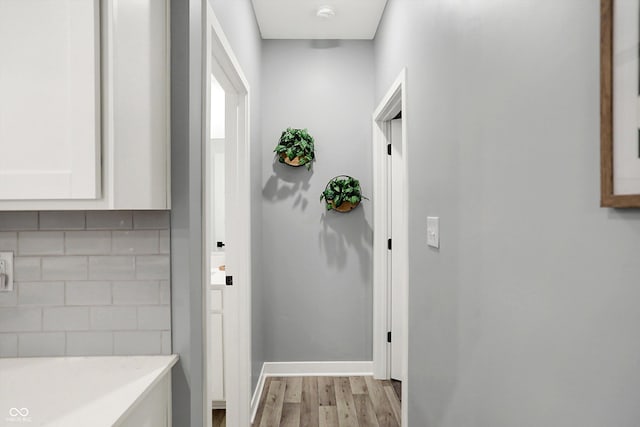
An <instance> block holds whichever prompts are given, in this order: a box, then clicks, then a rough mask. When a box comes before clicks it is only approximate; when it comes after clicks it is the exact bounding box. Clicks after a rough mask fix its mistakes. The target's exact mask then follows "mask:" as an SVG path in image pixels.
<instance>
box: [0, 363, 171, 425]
mask: <svg viewBox="0 0 640 427" xmlns="http://www.w3.org/2000/svg"><path fill="white" fill-rule="evenodd" d="M177 360H178V356H176V355H171V356H108V357H37V358H11V359H0V425H1V426H5V425H6V426H19V425H22V426H51V427H53V426H60V427H62V426H64V427H75V426H82V427H89V426H91V427H101V426H112V425H113V424H115V423H116V422H117V421H118V420H119V419H120V417H121V416H122V415H123V414H124V413H125V412H127V411H128V410H129V409H130V408H131V407H133V406H135V404H136V403H137V402H138V401H139V400H140V398H141V397H142V396H143V395H144V394H145V393H146V392H147V391H148V390H150V389H151V388H152V386H153V385H155V384H156V383H157V382H158V381H159V380H160V379H161V378H163V376H164V375H165V374H168V373H169V371H170V370H171V367H172V366H173V365H174V364H175V363H176V362H177ZM25 408H26V410H27V411H28V415H27V416H26V417H23V416H22V415H21V414H25V413H26V411H25Z"/></svg>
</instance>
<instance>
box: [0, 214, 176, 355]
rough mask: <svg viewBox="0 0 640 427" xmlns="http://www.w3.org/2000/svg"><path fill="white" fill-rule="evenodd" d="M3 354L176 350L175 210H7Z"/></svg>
mask: <svg viewBox="0 0 640 427" xmlns="http://www.w3.org/2000/svg"><path fill="white" fill-rule="evenodd" d="M0 251H10V252H13V253H14V273H15V274H14V279H15V280H14V290H13V291H12V292H0V357H18V356H19V357H31V356H107V355H128V354H170V353H171V325H170V313H169V304H170V296H169V212H167V211H144V212H143V211H135V212H132V211H110V212H103V211H96V212H83V211H74V212H2V213H0Z"/></svg>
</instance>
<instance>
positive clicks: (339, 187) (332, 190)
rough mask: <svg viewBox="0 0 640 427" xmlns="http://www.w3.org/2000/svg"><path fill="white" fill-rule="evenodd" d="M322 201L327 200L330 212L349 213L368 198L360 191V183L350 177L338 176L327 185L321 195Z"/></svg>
mask: <svg viewBox="0 0 640 427" xmlns="http://www.w3.org/2000/svg"><path fill="white" fill-rule="evenodd" d="M322 199H324V200H325V202H326V204H327V210H328V211H330V210H335V211H338V212H349V211H350V210H352V209H355V208H356V207H357V206H358V205H359V204H360V201H361V200H362V199H366V197H364V196H363V195H362V192H361V190H360V181H358V180H357V179H355V178H353V177H351V176H349V175H338V176H336V177H334V178H331V180H330V181H329V182H328V183H327V186H326V187H325V189H324V191H323V192H322V194H321V195H320V200H322Z"/></svg>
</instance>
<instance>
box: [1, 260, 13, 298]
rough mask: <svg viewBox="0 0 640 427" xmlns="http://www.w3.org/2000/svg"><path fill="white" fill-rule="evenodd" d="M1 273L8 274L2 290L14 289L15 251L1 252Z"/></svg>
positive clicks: (9, 290)
mask: <svg viewBox="0 0 640 427" xmlns="http://www.w3.org/2000/svg"><path fill="white" fill-rule="evenodd" d="M0 273H1V274H6V278H5V283H4V287H2V286H0V292H11V291H13V252H0Z"/></svg>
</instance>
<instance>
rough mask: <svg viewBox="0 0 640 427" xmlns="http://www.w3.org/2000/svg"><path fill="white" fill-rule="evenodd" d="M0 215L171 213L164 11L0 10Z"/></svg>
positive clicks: (59, 1)
mask: <svg viewBox="0 0 640 427" xmlns="http://www.w3.org/2000/svg"><path fill="white" fill-rule="evenodd" d="M0 57H1V58H3V59H2V64H1V65H0V210H23V209H24V210H48V209H56V210H66V209H69V210H71V209H83V210H84V209H168V208H169V207H170V199H169V192H170V185H169V137H170V133H169V119H170V116H169V14H168V2H167V1H166V0H102V1H99V0H30V1H24V0H0Z"/></svg>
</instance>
